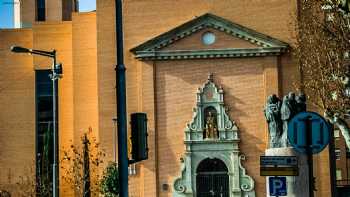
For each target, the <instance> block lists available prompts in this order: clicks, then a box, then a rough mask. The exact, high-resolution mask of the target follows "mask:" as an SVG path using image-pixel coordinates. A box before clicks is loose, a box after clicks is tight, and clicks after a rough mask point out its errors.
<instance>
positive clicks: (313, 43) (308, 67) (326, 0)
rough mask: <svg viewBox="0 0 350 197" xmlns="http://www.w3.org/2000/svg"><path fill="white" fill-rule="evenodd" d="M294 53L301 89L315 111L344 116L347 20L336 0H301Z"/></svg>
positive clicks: (349, 30) (345, 104) (349, 36)
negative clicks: (297, 61) (299, 74)
mask: <svg viewBox="0 0 350 197" xmlns="http://www.w3.org/2000/svg"><path fill="white" fill-rule="evenodd" d="M298 17H299V19H298V27H297V33H298V37H297V45H296V46H297V47H296V50H295V54H296V56H297V58H298V60H299V66H300V72H301V82H302V83H301V84H300V87H301V89H302V90H303V91H305V92H306V93H307V95H313V96H312V97H310V98H309V100H310V101H311V102H312V104H314V105H315V106H316V107H317V108H319V109H321V110H323V111H324V110H328V111H329V112H332V113H340V114H345V113H347V111H346V110H347V108H348V107H349V104H350V102H349V97H348V96H346V94H345V92H344V91H345V87H344V79H345V77H346V75H347V73H348V71H349V70H348V65H349V64H348V57H347V56H348V54H349V51H348V49H349V47H350V43H349V39H350V26H349V25H350V23H349V17H348V16H347V15H345V13H344V12H342V11H341V10H340V8H339V1H338V0H313V1H311V0H301V1H300V9H299V14H298Z"/></svg>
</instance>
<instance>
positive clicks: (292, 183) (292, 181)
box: [265, 147, 309, 197]
mask: <svg viewBox="0 0 350 197" xmlns="http://www.w3.org/2000/svg"><path fill="white" fill-rule="evenodd" d="M265 155H266V156H296V157H297V159H298V167H299V176H286V177H287V197H308V195H309V193H308V191H309V182H308V180H309V178H308V166H307V156H306V154H305V155H304V154H300V153H297V152H295V151H294V150H293V148H291V147H288V148H270V149H266V150H265ZM266 196H267V197H272V196H270V192H269V177H266Z"/></svg>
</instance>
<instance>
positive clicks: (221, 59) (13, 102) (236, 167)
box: [0, 0, 330, 197]
mask: <svg viewBox="0 0 350 197" xmlns="http://www.w3.org/2000/svg"><path fill="white" fill-rule="evenodd" d="M28 2H29V1H28ZM51 3H52V2H51ZM50 5H51V4H50ZM52 5H53V4H52ZM31 6H33V5H32V4H24V5H23V7H22V9H23V10H24V11H25V14H26V16H28V17H27V18H26V19H25V20H26V28H21V29H7V30H0V65H1V67H2V72H0V76H1V77H0V94H1V97H0V106H1V107H0V109H1V112H0V121H1V122H0V145H1V147H2V148H1V150H0V169H1V171H0V186H6V187H7V188H12V187H13V188H14V186H13V185H14V183H15V182H16V179H18V178H17V177H19V176H20V175H22V174H24V172H25V171H26V169H27V168H28V167H31V166H30V165H31V163H33V161H34V165H35V160H37V155H36V153H37V150H38V147H39V146H40V145H39V144H38V143H37V141H38V138H39V137H40V136H39V135H38V128H39V123H38V119H39V118H40V117H39V118H38V108H37V106H38V99H41V98H43V99H44V97H41V96H42V95H41V94H39V93H38V92H39V89H40V87H44V86H39V85H38V84H40V83H41V84H45V83H44V82H42V81H40V80H38V79H41V78H40V76H43V75H44V74H43V73H42V72H44V71H47V70H48V69H50V67H51V65H50V60H48V59H46V58H43V57H39V56H29V55H24V54H13V53H11V52H10V51H9V50H7V49H9V48H10V46H12V45H21V46H24V47H28V48H34V49H40V50H51V49H56V50H57V55H58V58H57V59H58V61H59V62H62V65H63V78H62V79H60V80H59V90H58V99H59V134H60V138H59V144H60V148H61V149H64V148H65V147H67V146H69V145H70V143H72V142H73V143H79V142H80V137H81V135H82V133H83V132H84V131H87V130H88V129H89V128H91V130H92V132H93V135H94V136H95V137H96V138H97V139H98V141H99V142H100V146H101V149H103V150H104V151H105V152H106V155H107V156H106V159H105V160H107V161H108V160H113V157H114V155H113V154H114V151H113V150H114V148H113V146H114V140H113V136H114V132H115V125H114V124H113V120H112V119H113V118H114V117H115V116H116V106H115V72H114V67H115V64H116V55H115V54H116V42H115V12H114V6H115V5H114V1H113V0H103V1H96V11H94V12H89V13H78V12H76V13H73V14H72V16H71V17H66V18H71V20H70V21H63V20H61V18H60V17H59V16H60V15H59V14H55V17H47V20H46V21H40V22H39V21H35V19H34V18H33V20H30V19H29V17H35V14H33V13H31V12H34V10H35V9H32V8H31ZM48 6H49V5H48ZM55 7H56V6H52V7H50V9H47V12H46V13H47V14H48V16H49V13H50V10H54V9H55ZM123 11H124V12H123V16H124V18H123V22H124V46H125V49H124V54H125V65H126V68H127V71H126V75H127V76H126V78H127V110H128V114H130V113H134V112H145V113H147V117H148V135H149V136H148V147H149V158H148V160H145V161H142V162H139V163H137V164H135V166H134V167H135V168H134V172H135V173H132V174H133V175H130V176H129V190H130V192H129V193H130V196H132V197H139V196H140V197H155V196H159V197H166V196H169V197H170V196H174V197H190V196H191V197H192V196H193V197H194V196H230V197H248V196H249V197H264V196H266V192H267V191H266V185H265V182H266V179H265V177H262V176H260V171H259V170H260V164H259V158H260V156H261V155H264V153H265V149H266V148H267V147H268V133H267V130H268V128H267V124H266V120H265V117H264V113H263V109H264V106H265V104H266V98H267V97H268V96H269V95H271V94H276V95H278V96H279V97H282V96H283V95H285V94H287V93H288V92H290V91H295V88H294V84H295V83H296V82H298V80H299V74H298V66H297V62H296V61H295V60H294V59H293V55H292V53H293V44H294V42H295V34H296V33H295V30H294V29H295V24H296V16H297V11H298V10H297V1H296V0H293V1H290V0H279V1H276V0H267V1H258V0H257V1H240V0H230V1H226V0H221V1H211V0H205V1H202V0H201V1H199V0H178V1H173V0H150V1H133V0H126V1H123ZM28 13H31V14H28ZM55 13H56V12H55ZM56 16H58V17H56ZM28 21H29V22H28ZM28 23H31V25H30V27H28ZM45 76H46V75H45ZM43 91H44V90H43ZM44 93H45V92H44ZM44 93H43V95H45V94H44ZM40 101H41V102H44V101H45V100H40ZM48 111H49V110H48ZM42 114H45V113H42ZM44 122H45V121H42V122H41V123H40V124H44ZM129 129H130V127H129ZM60 156H61V157H62V154H61V155H60ZM328 169H329V160H328V151H327V150H325V151H323V152H322V153H321V154H318V155H316V156H315V157H314V172H315V176H316V177H317V178H316V188H317V191H316V194H315V195H316V196H319V197H329V196H330V178H329V170H328ZM32 173H33V174H35V171H34V172H32ZM9 177H12V178H10V179H9ZM60 184H61V185H60V188H61V190H60V191H61V196H70V195H73V194H72V192H71V191H69V189H68V186H67V185H66V184H65V183H64V181H63V180H62V181H60ZM0 189H1V188H0Z"/></svg>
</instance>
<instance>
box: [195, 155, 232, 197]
mask: <svg viewBox="0 0 350 197" xmlns="http://www.w3.org/2000/svg"><path fill="white" fill-rule="evenodd" d="M196 193H197V197H229V176H228V170H227V167H226V165H225V163H224V162H222V161H221V160H220V159H216V158H214V159H209V158H208V159H204V160H203V161H201V163H200V164H199V165H198V167H197V176H196Z"/></svg>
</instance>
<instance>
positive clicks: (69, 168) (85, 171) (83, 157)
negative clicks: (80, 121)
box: [61, 128, 105, 197]
mask: <svg viewBox="0 0 350 197" xmlns="http://www.w3.org/2000/svg"><path fill="white" fill-rule="evenodd" d="M99 146H100V144H99V143H98V142H97V140H96V138H94V137H93V136H92V129H91V128H89V131H88V132H87V133H84V134H83V136H82V138H81V144H79V145H77V146H76V145H74V144H72V145H71V146H70V148H68V149H64V150H63V159H62V160H61V166H62V167H61V168H62V170H63V173H62V178H63V180H65V181H66V182H67V183H68V184H69V185H70V187H71V188H72V189H73V190H74V192H75V196H83V197H89V196H98V195H99V192H100V191H99V186H100V177H99V167H100V165H101V164H102V163H103V158H104V157H105V153H104V152H103V151H101V150H100V148H99Z"/></svg>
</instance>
